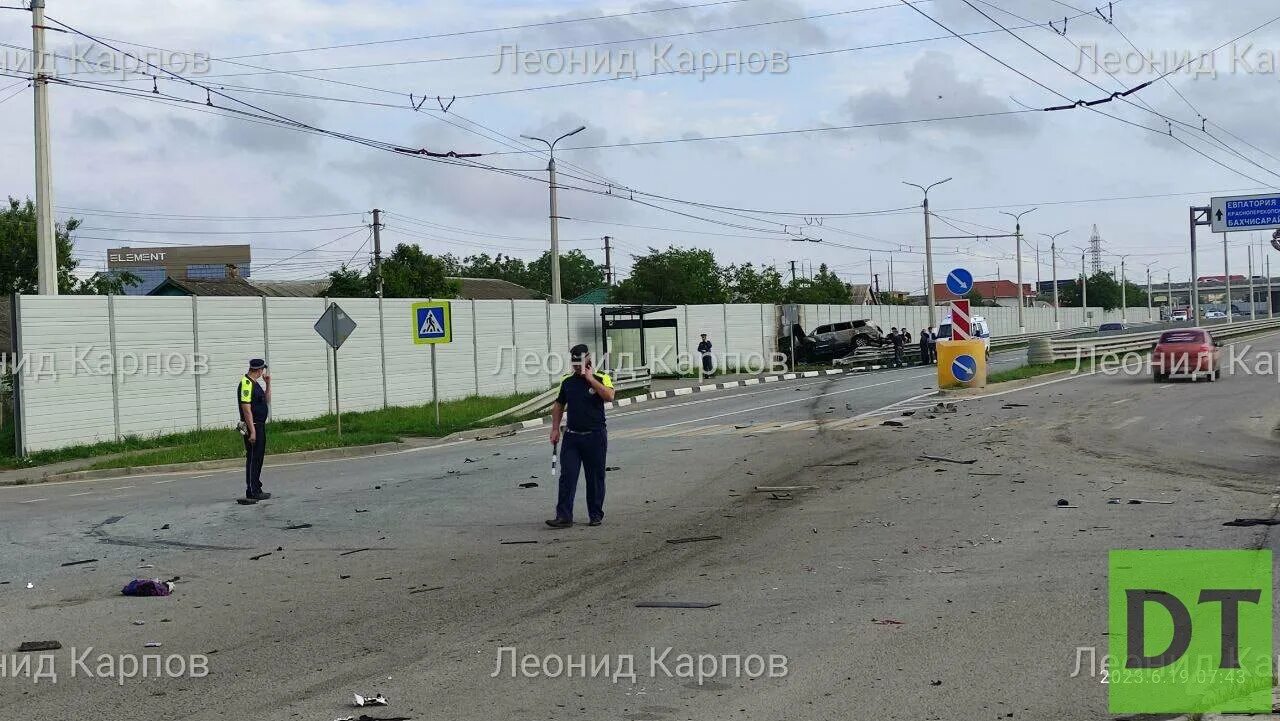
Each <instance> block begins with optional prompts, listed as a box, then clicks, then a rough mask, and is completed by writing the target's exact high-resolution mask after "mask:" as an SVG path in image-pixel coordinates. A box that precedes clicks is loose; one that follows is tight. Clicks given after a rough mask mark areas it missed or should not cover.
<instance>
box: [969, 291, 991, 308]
mask: <svg viewBox="0 0 1280 721" xmlns="http://www.w3.org/2000/svg"><path fill="white" fill-rule="evenodd" d="M965 297H966V298H968V299H969V305H971V306H973V307H975V308H976V307H978V306H980V305H982V304H983V303H985V302H987V299H986V298H983V297H982V294H981V293H979V292H978V290H977V289H976V288H975V289H973V290H971V291H969V295H967V296H965Z"/></svg>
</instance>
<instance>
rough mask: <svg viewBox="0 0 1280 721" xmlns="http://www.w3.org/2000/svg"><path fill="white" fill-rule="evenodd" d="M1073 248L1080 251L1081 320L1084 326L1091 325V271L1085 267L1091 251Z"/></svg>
mask: <svg viewBox="0 0 1280 721" xmlns="http://www.w3.org/2000/svg"><path fill="white" fill-rule="evenodd" d="M1071 247H1073V248H1075V249H1076V250H1078V251H1080V320H1081V321H1082V325H1089V270H1088V266H1087V265H1085V263H1086V260H1087V259H1088V257H1089V249H1088V248H1081V247H1080V246H1078V245H1073V246H1071Z"/></svg>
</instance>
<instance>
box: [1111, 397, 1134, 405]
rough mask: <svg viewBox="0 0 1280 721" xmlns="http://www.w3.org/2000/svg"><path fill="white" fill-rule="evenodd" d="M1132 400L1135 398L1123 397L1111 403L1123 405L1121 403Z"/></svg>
mask: <svg viewBox="0 0 1280 721" xmlns="http://www.w3.org/2000/svg"><path fill="white" fill-rule="evenodd" d="M1131 400H1133V399H1132V398H1121V399H1120V400H1118V401H1114V402H1112V403H1111V405H1113V406H1118V405H1121V404H1123V403H1128V402H1129V401H1131Z"/></svg>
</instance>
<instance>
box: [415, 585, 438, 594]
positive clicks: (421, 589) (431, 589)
mask: <svg viewBox="0 0 1280 721" xmlns="http://www.w3.org/2000/svg"><path fill="white" fill-rule="evenodd" d="M443 588H444V586H431V587H430V588H414V589H410V590H409V594H410V595H413V594H415V593H426V592H427V591H439V590H441V589H443Z"/></svg>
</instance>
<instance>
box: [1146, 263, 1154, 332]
mask: <svg viewBox="0 0 1280 721" xmlns="http://www.w3.org/2000/svg"><path fill="white" fill-rule="evenodd" d="M1155 319H1156V316H1155V313H1154V309H1153V308H1152V306H1151V266H1147V322H1148V323H1151V322H1153V321H1155Z"/></svg>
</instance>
